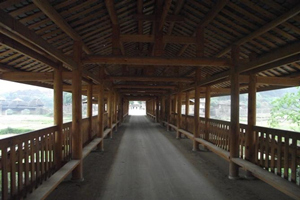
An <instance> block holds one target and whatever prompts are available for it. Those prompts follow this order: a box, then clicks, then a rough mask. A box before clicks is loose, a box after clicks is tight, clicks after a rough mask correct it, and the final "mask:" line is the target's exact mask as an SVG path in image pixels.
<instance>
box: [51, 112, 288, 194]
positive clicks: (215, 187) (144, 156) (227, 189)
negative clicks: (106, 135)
mask: <svg viewBox="0 0 300 200" xmlns="http://www.w3.org/2000/svg"><path fill="white" fill-rule="evenodd" d="M174 136H175V135H174V134H173V133H172V132H166V131H165V130H164V129H163V128H162V127H160V126H159V125H158V124H155V123H153V122H151V121H150V120H149V118H147V117H145V116H131V117H129V119H128V120H127V123H124V124H123V125H122V127H121V128H120V129H119V131H118V132H117V133H116V134H115V136H114V138H113V139H107V140H105V151H104V152H93V153H92V154H90V155H89V156H88V157H87V158H86V160H85V162H84V178H85V181H84V182H81V183H74V182H70V181H64V182H63V183H62V184H61V185H60V186H59V187H58V189H56V190H55V191H54V192H53V193H52V194H51V195H50V196H49V198H48V199H103V200H106V199H116V200H119V199H120V200H131V199H136V200H142V199H163V200H166V199H172V200H175V199H178V200H179V199H180V200H182V199H184V200H189V199H203V200H210V199H231V200H232V199H281V200H283V199H289V198H288V197H287V196H285V195H284V194H282V193H280V192H278V191H276V190H275V189H273V188H272V187H270V186H268V185H267V184H265V183H263V182H261V181H259V180H254V181H248V180H238V181H232V180H228V178H227V172H228V167H227V166H228V163H227V162H225V161H223V160H222V159H221V158H219V157H218V156H216V155H215V154H213V153H211V152H206V151H200V152H192V151H191V146H192V145H191V142H190V140H188V139H181V140H176V139H175V138H174Z"/></svg>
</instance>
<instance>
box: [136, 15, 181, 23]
mask: <svg viewBox="0 0 300 200" xmlns="http://www.w3.org/2000/svg"><path fill="white" fill-rule="evenodd" d="M134 19H135V20H139V21H151V22H153V21H155V15H143V14H137V15H134ZM165 21H166V22H171V23H172V22H182V21H184V17H182V16H180V15H176V14H175V15H167V16H166V19H165Z"/></svg>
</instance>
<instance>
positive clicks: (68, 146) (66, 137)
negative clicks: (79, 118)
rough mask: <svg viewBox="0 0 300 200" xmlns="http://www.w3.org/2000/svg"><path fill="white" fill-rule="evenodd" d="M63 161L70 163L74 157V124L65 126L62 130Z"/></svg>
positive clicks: (69, 123)
mask: <svg viewBox="0 0 300 200" xmlns="http://www.w3.org/2000/svg"><path fill="white" fill-rule="evenodd" d="M62 153H63V157H62V161H63V162H68V161H69V160H71V157H72V122H68V123H65V124H63V130H62Z"/></svg>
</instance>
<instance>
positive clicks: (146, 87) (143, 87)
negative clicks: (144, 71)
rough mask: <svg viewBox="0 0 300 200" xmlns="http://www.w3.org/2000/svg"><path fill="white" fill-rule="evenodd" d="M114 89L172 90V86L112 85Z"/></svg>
mask: <svg viewBox="0 0 300 200" xmlns="http://www.w3.org/2000/svg"><path fill="white" fill-rule="evenodd" d="M113 87H114V88H142V89H158V88H161V89H174V88H175V87H176V86H172V85H114V86H113Z"/></svg>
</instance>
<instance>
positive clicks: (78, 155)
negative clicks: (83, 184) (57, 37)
mask: <svg viewBox="0 0 300 200" xmlns="http://www.w3.org/2000/svg"><path fill="white" fill-rule="evenodd" d="M73 52H74V53H73V56H74V61H75V62H76V63H77V68H76V69H73V72H72V73H73V74H72V136H73V137H72V139H73V140H72V157H73V159H74V160H80V163H79V165H78V166H77V167H76V168H75V169H74V170H73V171H72V179H73V180H83V171H82V165H83V164H82V134H81V120H82V111H81V108H82V102H81V92H82V90H81V81H82V64H81V55H82V43H81V42H78V41H74V50H73Z"/></svg>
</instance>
